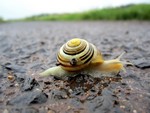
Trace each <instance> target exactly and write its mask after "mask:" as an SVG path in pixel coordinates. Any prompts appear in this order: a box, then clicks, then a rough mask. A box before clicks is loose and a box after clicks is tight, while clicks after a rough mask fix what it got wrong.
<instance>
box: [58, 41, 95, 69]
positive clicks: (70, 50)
mask: <svg viewBox="0 0 150 113" xmlns="http://www.w3.org/2000/svg"><path fill="white" fill-rule="evenodd" d="M95 51H97V49H96V47H95V46H94V45H93V44H91V43H89V42H87V41H86V40H84V39H79V38H75V39H72V40H69V41H68V42H67V43H65V44H64V45H63V46H62V47H61V48H60V50H59V52H58V55H57V61H58V62H59V64H60V65H61V67H62V68H63V69H64V70H67V71H72V72H73V71H79V70H82V69H83V68H85V67H86V66H88V65H89V63H90V62H91V61H92V59H93V57H94V56H95V55H96V54H97V53H96V52H95Z"/></svg>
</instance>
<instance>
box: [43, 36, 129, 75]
mask: <svg viewBox="0 0 150 113" xmlns="http://www.w3.org/2000/svg"><path fill="white" fill-rule="evenodd" d="M123 54H124V53H123ZM123 54H121V55H120V56H119V57H118V58H116V59H112V60H104V59H103V56H102V54H101V52H100V51H99V50H98V49H97V48H96V47H95V45H93V44H91V43H89V42H87V41H86V40H84V39H79V38H74V39H71V40H69V41H68V42H67V43H65V44H64V45H63V46H62V47H61V48H60V50H59V51H58V54H57V61H58V63H57V65H58V66H55V67H52V68H49V69H47V70H46V71H44V72H42V73H40V75H41V76H49V75H53V76H58V77H64V76H73V75H76V74H78V73H84V74H90V75H91V76H96V77H97V76H112V75H114V74H116V73H118V72H119V71H120V70H125V69H124V65H125V64H131V63H128V62H123V61H120V58H121V57H122V55H123ZM112 73H113V74H112Z"/></svg>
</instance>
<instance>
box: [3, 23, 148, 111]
mask: <svg viewBox="0 0 150 113" xmlns="http://www.w3.org/2000/svg"><path fill="white" fill-rule="evenodd" d="M149 31H150V23H149V22H138V21H126V22H121V21H120V22H107V21H102V22H99V21H97V22H92V21H91V22H20V23H19V22H18V23H4V24H0V113H149V111H150V107H149V106H150V32H149ZM74 37H80V38H84V39H86V40H88V41H90V42H91V43H93V44H94V45H96V46H97V48H98V49H99V50H101V52H102V54H103V56H104V58H105V59H111V58H115V57H117V56H118V55H120V54H121V53H122V52H123V51H127V53H126V54H125V55H124V57H123V59H124V60H127V61H130V62H132V63H133V64H134V65H135V66H127V67H126V71H127V72H126V73H124V72H120V73H119V74H118V75H117V76H116V77H101V78H93V77H91V76H90V75H81V74H79V75H77V76H76V77H72V78H67V79H65V80H61V79H59V78H55V77H52V76H49V77H44V78H39V73H40V72H42V71H43V70H45V69H47V68H49V67H52V66H54V65H55V63H56V53H57V51H58V49H59V47H60V46H61V45H62V44H64V43H65V42H66V41H67V40H69V39H71V38H74Z"/></svg>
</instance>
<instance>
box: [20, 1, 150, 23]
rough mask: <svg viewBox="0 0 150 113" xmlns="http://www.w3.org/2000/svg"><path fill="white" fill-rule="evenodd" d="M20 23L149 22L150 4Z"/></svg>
mask: <svg viewBox="0 0 150 113" xmlns="http://www.w3.org/2000/svg"><path fill="white" fill-rule="evenodd" d="M20 20H22V21H57V20H60V21H68V20H69V21H72V20H73V21H74V20H150V4H138V5H128V6H124V7H116V8H105V9H94V10H89V11H85V12H81V13H67V14H42V15H37V16H31V17H27V18H24V19H20Z"/></svg>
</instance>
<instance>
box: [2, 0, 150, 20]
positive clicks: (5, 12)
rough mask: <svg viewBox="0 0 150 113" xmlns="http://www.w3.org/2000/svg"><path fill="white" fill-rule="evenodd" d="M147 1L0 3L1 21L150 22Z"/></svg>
mask: <svg viewBox="0 0 150 113" xmlns="http://www.w3.org/2000/svg"><path fill="white" fill-rule="evenodd" d="M149 12H150V0H88V1H87V0H74V1H71V0H63V1H60V0H0V21H12V20H13V21H20V20H21V21H33V20H128V19H137V20H150V14H149Z"/></svg>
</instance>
